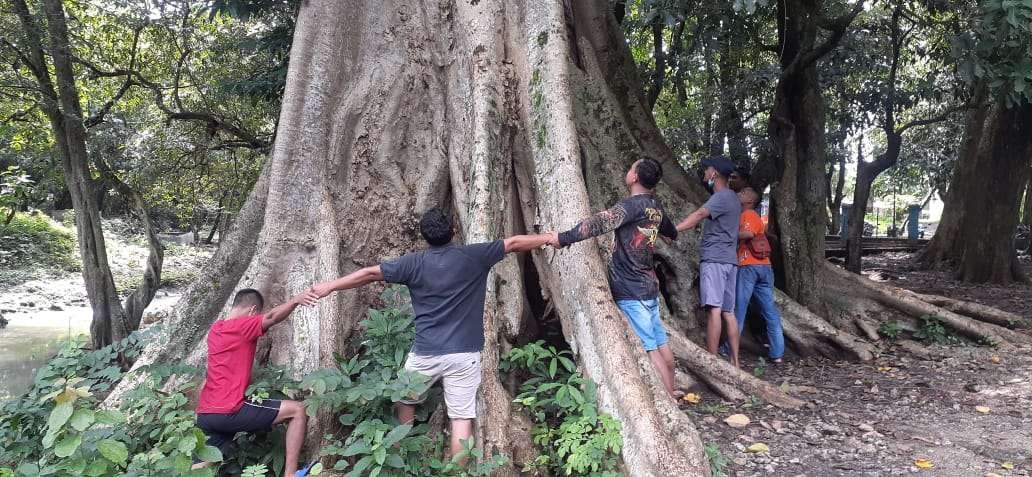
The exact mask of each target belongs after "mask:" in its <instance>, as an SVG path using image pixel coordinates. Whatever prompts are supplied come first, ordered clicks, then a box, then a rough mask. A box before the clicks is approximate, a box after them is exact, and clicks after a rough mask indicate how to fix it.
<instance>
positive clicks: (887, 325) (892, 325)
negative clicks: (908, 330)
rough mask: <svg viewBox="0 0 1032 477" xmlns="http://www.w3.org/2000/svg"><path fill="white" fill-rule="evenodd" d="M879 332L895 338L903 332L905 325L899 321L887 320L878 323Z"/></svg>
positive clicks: (892, 338)
mask: <svg viewBox="0 0 1032 477" xmlns="http://www.w3.org/2000/svg"><path fill="white" fill-rule="evenodd" d="M878 334H879V335H882V336H884V337H886V338H888V339H891V340H894V339H896V338H899V336H900V335H901V334H903V326H902V325H900V323H899V322H898V321H895V320H893V321H885V322H882V324H881V325H878Z"/></svg>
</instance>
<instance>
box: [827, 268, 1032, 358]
mask: <svg viewBox="0 0 1032 477" xmlns="http://www.w3.org/2000/svg"><path fill="white" fill-rule="evenodd" d="M825 271H826V274H827V277H828V279H829V280H834V281H837V282H838V283H839V286H841V287H842V288H843V289H851V290H854V291H855V292H856V293H857V294H858V295H861V296H864V297H867V298H870V299H872V300H875V301H876V302H878V303H879V304H881V305H883V306H886V307H889V308H891V309H894V310H896V311H898V312H900V313H902V314H904V315H907V316H910V317H915V318H916V317H921V316H936V317H938V318H939V319H941V320H942V322H943V323H944V324H945V325H947V326H949V327H950V328H952V329H954V330H956V331H957V332H958V333H960V334H962V335H964V336H965V337H967V338H969V339H971V340H974V341H976V342H988V343H992V344H994V345H999V346H1010V345H1028V344H1032V337H1029V336H1028V335H1025V334H1022V333H1019V332H1016V331H1014V330H1010V329H1007V328H1004V327H1003V326H999V325H995V324H992V323H987V322H984V321H979V320H976V319H974V318H971V317H968V316H964V315H961V314H958V313H955V312H953V311H950V310H948V309H946V308H941V307H938V306H935V305H933V304H931V303H928V302H926V301H924V300H922V299H921V298H920V296H919V295H918V294H917V293H914V292H912V291H909V290H905V289H902V288H897V287H893V286H889V285H884V284H881V283H878V282H875V281H872V280H869V279H867V278H864V277H862V276H860V275H855V274H853V273H850V272H848V271H846V270H843V269H841V268H839V267H836V266H834V265H831V264H828V265H827V267H825Z"/></svg>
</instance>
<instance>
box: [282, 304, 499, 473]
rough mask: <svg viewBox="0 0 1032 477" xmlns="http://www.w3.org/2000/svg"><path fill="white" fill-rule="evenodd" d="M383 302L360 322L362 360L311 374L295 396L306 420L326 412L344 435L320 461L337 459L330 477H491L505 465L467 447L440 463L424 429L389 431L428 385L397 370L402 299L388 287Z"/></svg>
mask: <svg viewBox="0 0 1032 477" xmlns="http://www.w3.org/2000/svg"><path fill="white" fill-rule="evenodd" d="M382 298H383V300H384V302H385V303H387V307H386V308H384V309H382V310H370V312H369V318H368V319H366V320H364V321H362V322H361V325H362V327H363V328H364V335H363V340H362V349H361V352H360V353H359V354H358V355H356V356H354V357H352V358H351V359H343V358H338V359H337V366H336V367H333V368H324V369H319V370H316V371H315V372H313V373H310V374H309V375H307V376H305V378H304V379H303V380H302V382H301V389H303V390H305V391H307V392H310V393H311V394H310V396H309V397H308V399H307V400H306V407H307V411H308V414H309V415H313V416H314V415H315V414H316V413H317V412H319V411H321V410H324V411H330V412H331V413H333V414H334V415H336V416H337V420H338V422H340V424H341V425H342V426H343V429H344V430H345V432H343V433H342V434H341V435H328V436H327V440H329V441H330V442H331V444H330V445H329V446H327V447H324V448H323V449H322V452H321V453H322V455H323V456H331V457H334V458H337V459H338V460H337V462H336V464H335V465H334V466H333V469H334V470H339V471H348V473H347V474H346V475H347V476H349V477H358V476H360V475H368V476H370V477H376V476H426V477H430V476H441V475H444V476H449V475H455V476H478V475H488V474H490V473H491V472H492V471H493V470H495V469H497V468H498V467H500V466H501V465H503V464H504V463H505V462H506V459H505V458H504V457H503V456H500V455H497V454H494V455H492V456H490V457H485V456H484V455H483V453H482V451H481V450H479V449H475V448H472V446H470V445H469V443H467V444H466V449H465V450H464V451H463V452H461V453H459V454H458V455H456V456H453V457H452V458H451V459H445V458H444V457H443V455H444V450H443V440H442V439H440V438H437V439H432V438H431V436H430V435H428V433H429V432H430V431H431V429H430V428H429V426H428V425H426V424H418V425H415V426H413V425H409V424H400V425H398V424H394V422H395V419H394V403H395V402H397V401H399V400H401V399H404V398H405V397H408V396H412V395H415V394H421V393H423V392H424V391H426V389H427V383H426V382H425V379H424V378H423V376H421V375H420V374H418V373H411V372H408V371H405V370H404V369H403V366H404V364H405V357H406V354H407V352H408V350H409V348H410V347H411V346H412V340H413V338H414V336H415V331H414V327H413V325H412V311H411V306H410V304H409V300H408V295H407V291H406V290H405V289H404V288H401V287H392V288H390V289H388V290H387V291H385V292H384V294H383V296H382ZM431 402H433V401H431ZM432 407H433V406H421V408H420V409H419V414H417V420H425V419H426V417H427V415H428V410H429V409H430V408H432ZM463 459H465V460H466V463H465V465H462V464H460V462H461V461H462V460H463Z"/></svg>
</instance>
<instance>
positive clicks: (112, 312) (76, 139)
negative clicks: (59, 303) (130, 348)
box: [12, 0, 133, 348]
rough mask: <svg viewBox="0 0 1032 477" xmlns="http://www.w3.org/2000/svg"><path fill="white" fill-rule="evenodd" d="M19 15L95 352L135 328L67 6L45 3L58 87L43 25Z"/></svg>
mask: <svg viewBox="0 0 1032 477" xmlns="http://www.w3.org/2000/svg"><path fill="white" fill-rule="evenodd" d="M12 4H13V6H14V10H15V13H16V14H17V16H18V17H19V19H20V22H21V25H22V28H23V30H24V33H25V36H26V39H27V43H28V47H29V50H30V51H29V57H30V61H31V63H32V64H31V65H29V66H30V69H31V70H32V72H33V76H34V77H35V78H36V81H37V83H38V84H39V86H40V92H41V94H42V96H43V98H42V101H41V105H42V109H43V110H44V112H45V113H46V115H47V117H48V119H49V120H50V124H51V128H52V129H53V131H54V139H55V142H56V145H57V150H58V151H59V153H60V156H61V163H62V167H63V170H64V176H65V182H66V185H67V186H68V192H69V195H70V196H71V199H72V206H73V207H74V209H75V222H76V233H77V236H78V241H79V254H80V258H81V259H82V270H83V281H84V282H85V285H86V295H87V297H89V300H90V306H91V308H92V310H93V321H92V323H91V324H90V336H91V340H92V343H93V346H94V347H98V348H99V347H102V346H105V345H107V344H110V343H112V342H114V341H117V340H120V339H122V338H125V337H126V336H128V334H129V333H130V332H131V331H133V327H132V325H131V323H130V320H129V319H128V316H127V315H126V314H125V310H124V309H123V308H122V304H121V303H120V302H119V300H118V295H117V291H116V289H115V283H114V279H113V278H112V275H111V270H110V268H109V267H108V260H107V250H106V247H105V243H104V234H103V230H102V229H101V223H100V211H99V209H98V204H97V202H96V195H95V193H94V192H95V184H94V180H93V178H92V175H91V173H90V169H89V162H88V161H89V159H88V154H87V150H86V128H85V126H84V125H83V115H82V109H81V107H80V104H79V92H78V89H77V87H76V84H75V72H74V71H73V69H72V62H71V58H70V56H69V52H70V50H71V47H70V44H69V40H68V27H67V25H66V23H65V12H64V6H63V5H62V4H61V2H60V1H59V0H44V1H43V9H44V12H45V15H46V27H45V29H46V31H47V34H48V39H49V49H48V51H49V53H50V57H51V58H52V60H53V71H54V75H55V77H56V78H57V84H56V87H55V84H54V82H53V80H52V79H51V76H50V67H49V65H48V64H47V61H46V56H45V54H44V50H43V43H42V40H41V37H42V32H43V31H44V28H43V27H41V26H40V23H39V22H37V20H36V18H34V15H33V14H32V12H30V10H29V8H28V6H27V5H26V3H25V1H24V0H13V2H12Z"/></svg>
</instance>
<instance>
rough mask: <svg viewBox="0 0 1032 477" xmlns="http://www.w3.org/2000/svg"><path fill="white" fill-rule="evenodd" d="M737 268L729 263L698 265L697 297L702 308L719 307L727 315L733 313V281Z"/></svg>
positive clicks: (704, 263) (736, 276) (736, 274)
mask: <svg viewBox="0 0 1032 477" xmlns="http://www.w3.org/2000/svg"><path fill="white" fill-rule="evenodd" d="M737 278H738V266H737V265H731V264H730V263H716V262H702V263H700V264H699V295H700V298H701V302H702V306H704V307H718V306H719V307H720V309H721V310H722V311H725V312H727V313H734V312H735V280H736V279H737Z"/></svg>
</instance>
